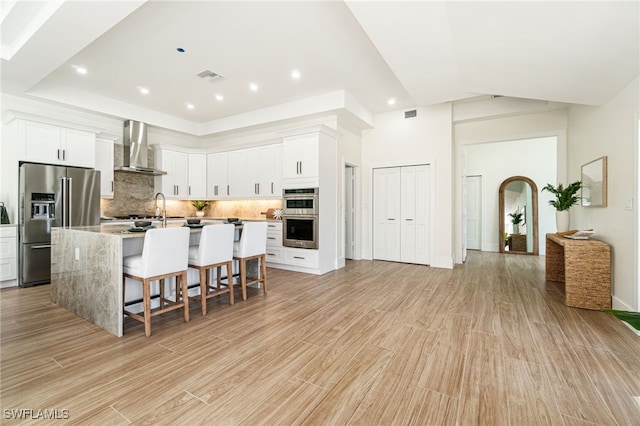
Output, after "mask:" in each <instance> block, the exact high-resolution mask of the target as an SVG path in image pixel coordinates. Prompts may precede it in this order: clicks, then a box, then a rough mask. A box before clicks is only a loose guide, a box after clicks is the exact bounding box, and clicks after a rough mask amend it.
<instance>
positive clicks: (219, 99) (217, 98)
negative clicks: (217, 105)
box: [216, 93, 224, 101]
mask: <svg viewBox="0 0 640 426" xmlns="http://www.w3.org/2000/svg"><path fill="white" fill-rule="evenodd" d="M223 99H224V96H222V95H221V94H220V93H216V100H217V101H221V100H223Z"/></svg>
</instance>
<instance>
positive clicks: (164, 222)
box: [156, 192, 167, 228]
mask: <svg viewBox="0 0 640 426" xmlns="http://www.w3.org/2000/svg"><path fill="white" fill-rule="evenodd" d="M158 196H162V227H163V228H166V227H167V199H166V198H165V197H164V194H163V193H162V192H158V193H157V194H156V214H157V212H158Z"/></svg>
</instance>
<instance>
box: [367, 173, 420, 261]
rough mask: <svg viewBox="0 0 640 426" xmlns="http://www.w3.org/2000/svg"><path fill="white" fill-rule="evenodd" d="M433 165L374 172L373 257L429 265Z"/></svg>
mask: <svg viewBox="0 0 640 426" xmlns="http://www.w3.org/2000/svg"><path fill="white" fill-rule="evenodd" d="M428 219H429V165H419V166H403V167H388V168H380V169H374V170H373V221H374V230H373V232H374V235H373V242H374V244H373V258H374V259H381V260H390V261H395V262H406V263H418V264H423V265H428V264H429V263H430V253H429V241H430V236H429V227H428V223H429V220H428Z"/></svg>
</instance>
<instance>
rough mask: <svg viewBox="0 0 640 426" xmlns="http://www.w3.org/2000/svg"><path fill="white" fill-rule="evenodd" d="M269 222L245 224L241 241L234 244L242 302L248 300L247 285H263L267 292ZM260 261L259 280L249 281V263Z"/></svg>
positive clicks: (264, 290) (234, 257)
mask: <svg viewBox="0 0 640 426" xmlns="http://www.w3.org/2000/svg"><path fill="white" fill-rule="evenodd" d="M266 252H267V222H266V221H264V222H245V223H244V224H243V225H242V234H241V235H240V241H236V242H235V243H233V259H234V260H237V261H238V267H239V269H240V271H239V272H240V286H241V288H242V300H247V285H251V284H256V283H261V284H262V292H263V293H266V292H267V264H266ZM253 259H258V262H259V263H260V270H259V272H258V275H259V276H258V277H257V278H252V279H251V281H247V261H249V260H253Z"/></svg>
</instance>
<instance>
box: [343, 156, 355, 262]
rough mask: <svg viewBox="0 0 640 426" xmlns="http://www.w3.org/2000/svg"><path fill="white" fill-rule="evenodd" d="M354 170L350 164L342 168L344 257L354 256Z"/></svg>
mask: <svg viewBox="0 0 640 426" xmlns="http://www.w3.org/2000/svg"><path fill="white" fill-rule="evenodd" d="M355 206H356V203H355V170H354V168H353V167H351V166H345V168H344V257H345V258H346V259H354V258H355V245H356V236H355V214H356V208H355Z"/></svg>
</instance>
